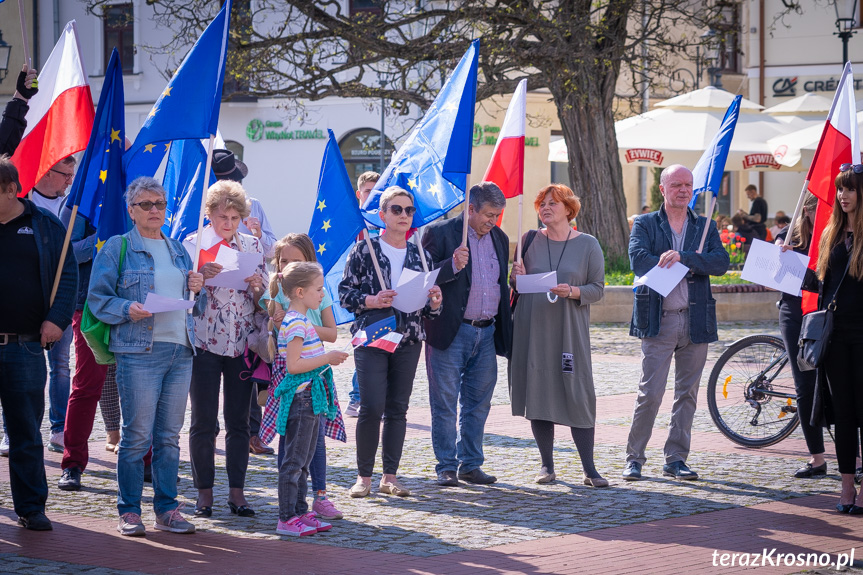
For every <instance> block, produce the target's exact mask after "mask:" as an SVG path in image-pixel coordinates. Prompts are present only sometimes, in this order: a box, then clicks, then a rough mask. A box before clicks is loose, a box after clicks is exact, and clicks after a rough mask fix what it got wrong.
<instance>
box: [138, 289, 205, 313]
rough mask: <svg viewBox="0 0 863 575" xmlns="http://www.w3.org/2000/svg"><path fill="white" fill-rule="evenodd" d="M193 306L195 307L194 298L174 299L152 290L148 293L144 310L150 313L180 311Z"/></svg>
mask: <svg viewBox="0 0 863 575" xmlns="http://www.w3.org/2000/svg"><path fill="white" fill-rule="evenodd" d="M193 307H195V302H194V300H187V299H174V298H171V297H165V296H163V295H159V294H157V293H156V292H152V291H151V292H149V293H148V294H147V298H146V299H145V300H144V310H145V311H148V312H150V313H159V312H163V311H180V310H185V309H192V308H193Z"/></svg>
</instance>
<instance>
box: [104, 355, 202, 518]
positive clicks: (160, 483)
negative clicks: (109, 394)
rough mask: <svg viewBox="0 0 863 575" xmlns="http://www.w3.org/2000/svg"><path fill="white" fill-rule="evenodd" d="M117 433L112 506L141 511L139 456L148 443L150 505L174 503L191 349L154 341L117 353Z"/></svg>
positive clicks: (162, 507)
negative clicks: (147, 347) (146, 347)
mask: <svg viewBox="0 0 863 575" xmlns="http://www.w3.org/2000/svg"><path fill="white" fill-rule="evenodd" d="M115 355H116V357H117V391H118V393H119V395H120V411H121V413H122V414H123V433H122V434H121V439H120V454H119V455H118V457H117V486H118V488H119V491H118V494H117V510H118V511H119V513H120V515H123V514H125V513H137V514H138V515H140V514H141V491H142V490H143V489H144V455H146V454H147V451H148V450H149V449H150V444H151V442H152V445H153V509H154V510H155V511H156V514H157V515H161V514H162V513H166V512H168V511H171V510H173V509H175V508H176V507H177V473H178V469H179V465H180V428H182V427H183V419H184V416H185V414H186V399H187V398H188V396H189V382H190V381H191V378H192V350H191V349H190V348H188V347H186V346H184V345H179V344H176V343H165V342H160V341H157V342H154V343H153V350H152V351H151V352H150V353H117V354H115Z"/></svg>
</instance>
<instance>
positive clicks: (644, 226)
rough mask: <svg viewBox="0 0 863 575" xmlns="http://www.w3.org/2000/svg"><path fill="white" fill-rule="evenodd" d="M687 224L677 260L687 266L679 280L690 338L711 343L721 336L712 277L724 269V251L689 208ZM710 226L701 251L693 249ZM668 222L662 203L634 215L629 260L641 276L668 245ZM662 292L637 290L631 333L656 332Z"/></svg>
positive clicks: (716, 235)
mask: <svg viewBox="0 0 863 575" xmlns="http://www.w3.org/2000/svg"><path fill="white" fill-rule="evenodd" d="M688 217H689V223H688V225H687V226H686V237H685V238H684V240H683V249H682V250H680V263H682V264H683V265H685V266H686V267H688V268H689V273H688V274H686V277H685V278H684V279H683V281H686V282H688V284H689V339H690V340H691V341H692V343H711V342H714V341H716V340H717V339H719V336H718V334H717V331H716V300H714V299H713V295H712V294H711V293H710V276H719V275H722V274H724V273H725V272H726V271H727V270H728V264H729V263H730V262H729V259H728V252H726V251H725V247H724V246H723V245H722V240H720V239H719V232H718V231H716V226H715V225H712V223H713V222H712V221H710V220H707V219H706V218H704V217H703V216H697V215H695V212H693V211H692V210H689V214H688ZM708 221H710V223H711V226H710V228H709V230H708V232H707V240H706V241H705V242H704V250H702V252H701V253H700V254H697V253H695V251H696V250H697V249H698V244H699V243H700V242H701V235H702V234H703V233H704V225H705V224H706V223H707V222H708ZM671 238H672V235H671V226H670V225H669V223H668V216H667V215H666V213H665V205H664V204H663V206H662V207H661V208H660V209H659V211H656V212H652V213H649V214H644V215H642V216H638V217H637V218H635V223H634V224H633V225H632V233H631V235H630V236H629V262H630V265H631V266H632V271H633V272H635V275H637V276H643V275H644V274H646V273H647V272H648V271H650V270H651V269H652V268H653V267H655V266H656V264H658V263H659V256H660V255H662V253H663V252H666V251H668V250H671V249H673V248H672V245H673V243H672V239H671ZM662 300H663V297H662V296H661V295H659V293H658V292H656V291H654V290H652V289H650V288H649V287H647V286H645V285H641V286H638V288H636V290H635V303H634V305H633V306H632V324H631V326H630V328H629V335H632V336H635V337H638V338H646V337H655V336H656V335H657V334H659V323H660V321H661V320H662Z"/></svg>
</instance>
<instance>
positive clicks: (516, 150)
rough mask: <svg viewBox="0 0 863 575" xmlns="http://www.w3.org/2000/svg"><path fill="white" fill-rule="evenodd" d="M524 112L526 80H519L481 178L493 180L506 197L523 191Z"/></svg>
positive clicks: (525, 107) (514, 195) (525, 113)
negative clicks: (489, 160)
mask: <svg viewBox="0 0 863 575" xmlns="http://www.w3.org/2000/svg"><path fill="white" fill-rule="evenodd" d="M526 115H527V80H522V81H521V82H519V83H518V86H517V87H516V89H515V93H514V94H513V95H512V101H511V102H510V103H509V107H508V108H507V109H506V116H505V117H504V120H503V127H501V129H500V136H498V139H497V143H496V144H495V145H494V152H493V153H492V155H491V162H489V164H488V169H487V170H486V171H485V176H483V181H485V182H494V183H495V184H497V185H498V187H499V188H500V189H501V190H502V191H503V195H504V196H506V197H507V198H515V197H516V196H520V195H521V194H522V193H523V192H524V126H525V116H526Z"/></svg>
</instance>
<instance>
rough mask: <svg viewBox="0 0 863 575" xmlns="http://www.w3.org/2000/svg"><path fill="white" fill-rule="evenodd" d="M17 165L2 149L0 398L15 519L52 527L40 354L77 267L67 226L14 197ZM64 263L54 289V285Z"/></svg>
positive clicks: (67, 303)
mask: <svg viewBox="0 0 863 575" xmlns="http://www.w3.org/2000/svg"><path fill="white" fill-rule="evenodd" d="M20 190H21V184H20V182H19V181H18V170H17V169H16V168H15V166H14V165H13V164H12V162H11V161H9V159H8V158H7V157H5V156H0V245H2V247H3V249H2V250H0V269H2V270H3V273H2V274H0V293H3V294H7V295H9V294H11V295H13V296H14V297H3V298H0V403H2V406H3V413H4V415H5V416H6V426H7V429H8V433H9V444H10V450H9V482H10V484H11V487H12V502H13V504H14V507H15V513H16V514H17V515H18V524H19V525H21V526H22V527H25V528H27V529H32V530H34V531H47V530H49V529H51V522H50V521H49V520H48V518H47V517H45V501H46V500H47V499H48V483H47V481H46V479H45V462H44V450H43V447H42V435H41V433H40V430H39V426H40V425H41V423H42V416H43V415H44V412H45V377H46V369H45V354H44V352H43V351H42V350H43V348H45V347H50V346H51V345H52V344H53V343H54V342H56V341H57V340H59V339H60V338H61V337H62V336H63V330H65V329H66V328H67V327H68V326H69V323H70V322H71V321H72V313H73V312H74V311H75V296H76V295H77V292H76V287H77V284H78V269H77V265H76V263H75V256H74V254H73V253H72V251H71V250H69V251H68V252H67V253H66V257H65V259H64V260H63V261H61V260H60V255H61V251H62V249H63V240H64V238H65V234H66V230H65V228H64V227H63V224H61V223H60V220H58V219H57V218H56V217H55V216H53V215H52V214H49V213H48V212H47V211H45V210H43V209H41V208H38V207H36V205H35V204H33V202H31V201H30V200H26V199H23V198H18V197H17V194H18V192H20ZM58 266H59V267H61V268H62V272H61V275H60V283H59V285H58V289H57V295H56V297H54V298H53V299H52V298H51V289H52V286H53V285H54V278H55V274H56V271H57V268H58Z"/></svg>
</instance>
